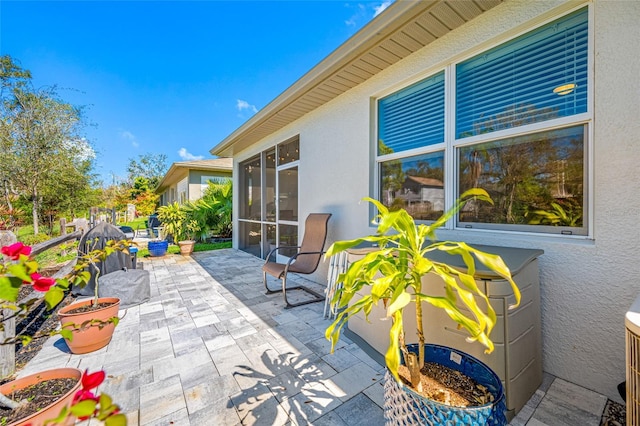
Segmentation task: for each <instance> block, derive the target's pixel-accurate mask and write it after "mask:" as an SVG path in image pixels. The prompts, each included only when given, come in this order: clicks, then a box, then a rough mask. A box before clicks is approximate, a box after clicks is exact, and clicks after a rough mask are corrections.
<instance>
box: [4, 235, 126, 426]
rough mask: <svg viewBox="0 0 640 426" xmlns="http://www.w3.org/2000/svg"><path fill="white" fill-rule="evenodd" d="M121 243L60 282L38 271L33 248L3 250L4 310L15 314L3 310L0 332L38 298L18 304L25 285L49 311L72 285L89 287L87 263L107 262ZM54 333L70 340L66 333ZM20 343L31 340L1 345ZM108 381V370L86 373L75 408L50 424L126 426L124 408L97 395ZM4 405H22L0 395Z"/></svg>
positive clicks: (19, 245) (85, 259)
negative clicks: (93, 422) (79, 422)
mask: <svg viewBox="0 0 640 426" xmlns="http://www.w3.org/2000/svg"><path fill="white" fill-rule="evenodd" d="M121 243H122V242H120V243H113V244H110V245H109V246H108V247H107V248H105V249H102V250H94V251H92V252H91V253H89V254H87V255H86V256H84V257H83V258H82V261H81V262H78V265H76V268H75V270H74V271H73V272H72V273H71V274H70V275H69V276H68V277H65V278H58V279H54V278H50V277H43V276H42V275H40V274H39V273H38V272H37V271H38V262H36V261H35V260H33V259H32V258H31V257H30V254H31V247H29V246H26V245H24V244H23V243H21V242H17V243H15V244H12V245H9V246H5V247H2V248H1V249H0V253H2V255H3V256H2V257H3V258H4V259H3V261H2V262H0V309H2V310H4V309H8V310H10V311H13V314H9V315H8V316H6V315H4V314H2V311H0V331H3V330H4V322H5V321H6V320H7V319H9V318H12V317H17V316H24V315H26V313H25V312H26V311H28V309H29V306H30V305H31V304H33V302H34V300H35V299H32V300H31V301H28V302H19V301H18V297H19V294H20V289H21V288H22V286H23V285H30V286H32V287H33V290H35V291H39V292H45V295H44V301H45V303H46V305H47V308H48V309H52V308H53V307H55V306H56V305H57V304H58V303H60V302H61V301H62V299H63V298H64V294H65V291H66V290H68V289H69V286H70V285H71V284H75V285H86V283H87V282H88V280H89V278H90V274H89V272H87V271H86V270H85V268H86V265H87V263H89V264H93V262H95V261H97V260H100V259H102V260H104V258H106V256H108V255H109V254H110V253H112V252H113V251H114V250H123V246H122V244H121ZM96 293H97V291H96ZM53 333H59V334H62V335H63V336H65V337H67V335H66V334H65V330H59V331H55V332H53ZM39 337H41V336H39ZM18 340H22V342H23V344H28V343H29V341H30V340H31V337H29V336H16V337H13V338H8V339H5V341H4V342H0V344H15V343H16V342H17V341H18ZM104 379H105V373H104V371H98V372H96V373H92V374H89V373H88V371H85V373H84V374H83V376H82V388H81V389H80V390H79V391H78V392H77V393H76V395H75V396H74V400H73V404H72V405H71V407H70V408H69V409H67V408H65V409H64V410H62V411H61V413H60V415H59V417H58V418H57V419H52V420H50V421H48V422H47V423H52V424H57V423H61V421H62V420H64V419H66V418H67V417H69V416H72V415H73V416H76V417H78V418H79V419H80V420H86V419H89V418H96V419H98V420H101V421H104V422H105V424H106V425H108V426H120V425H126V417H125V416H124V415H123V414H120V413H119V411H120V408H119V407H118V406H117V405H115V404H113V402H112V400H111V397H109V396H108V395H106V394H98V395H96V394H94V393H93V389H95V388H97V387H98V386H99V385H100V384H101V383H102V382H103V381H104ZM0 404H2V405H4V406H7V407H10V408H17V407H18V406H19V405H20V403H16V402H15V401H12V400H11V399H9V398H7V397H5V396H4V395H2V394H0Z"/></svg>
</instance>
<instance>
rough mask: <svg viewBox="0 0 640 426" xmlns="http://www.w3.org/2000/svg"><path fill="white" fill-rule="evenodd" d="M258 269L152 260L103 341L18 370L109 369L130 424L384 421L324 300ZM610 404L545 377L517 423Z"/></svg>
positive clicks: (375, 381)
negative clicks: (288, 302)
mask: <svg viewBox="0 0 640 426" xmlns="http://www.w3.org/2000/svg"><path fill="white" fill-rule="evenodd" d="M261 265H262V261H261V260H260V259H258V258H255V257H253V256H251V255H249V254H246V253H244V252H241V251H236V250H233V249H226V250H219V251H212V252H205V253H196V254H194V255H193V256H192V257H182V256H179V255H167V256H164V257H162V258H149V259H145V260H144V268H145V269H146V270H149V271H150V274H151V300H149V301H148V302H146V303H144V304H141V305H139V306H134V307H131V308H129V309H127V310H126V311H124V310H123V311H121V312H120V316H121V317H123V318H122V320H121V322H120V324H119V325H118V327H117V328H116V332H115V334H114V337H113V339H112V341H111V342H110V344H109V345H108V346H107V347H106V348H103V349H100V350H98V351H96V352H93V353H91V354H85V355H72V354H70V353H69V350H68V348H67V346H66V344H65V343H64V340H62V339H61V338H60V337H53V338H51V339H49V341H47V343H46V344H45V346H44V347H43V349H42V350H41V352H40V353H39V354H38V355H37V356H36V357H35V358H34V359H33V360H32V361H31V362H30V363H29V364H28V365H27V366H26V367H25V368H24V369H23V370H22V371H21V373H20V375H21V376H23V375H26V374H30V373H32V372H36V371H41V370H42V369H45V368H56V367H64V366H71V367H78V368H82V369H85V368H88V369H89V370H91V371H94V370H97V369H101V368H103V369H105V371H106V372H107V375H108V378H107V380H106V381H105V383H104V384H103V386H102V389H101V390H102V391H104V392H106V393H108V394H110V395H112V396H113V397H114V399H115V401H116V402H117V403H119V404H120V405H121V407H122V409H123V412H125V413H126V414H127V417H128V421H129V425H133V426H136V425H140V426H149V425H178V426H180V425H184V426H190V425H194V426H197V425H203V426H208V425H216V426H217V425H240V424H242V425H307V424H313V425H349V426H354V425H365V424H366V425H368V426H375V425H382V424H383V423H384V420H383V415H382V405H383V388H382V377H383V367H382V366H380V365H379V364H378V363H376V362H375V361H374V360H373V359H371V358H370V357H369V356H368V355H367V354H366V353H365V352H364V351H362V349H360V348H359V347H358V346H357V345H356V344H355V343H353V342H352V341H350V340H349V339H348V338H346V337H343V338H341V341H340V343H339V344H338V346H337V348H336V351H335V353H334V354H330V353H329V352H330V345H329V343H328V342H327V341H326V340H325V339H324V336H323V332H324V329H325V328H326V326H327V325H328V324H329V322H328V321H327V320H325V319H323V317H322V310H323V305H322V304H321V303H314V304H310V305H305V306H300V307H297V308H293V309H288V310H285V309H283V306H284V302H283V301H282V296H281V295H279V294H275V295H269V296H266V295H264V287H263V286H262V275H261V270H260V268H261ZM299 279H300V280H302V278H299ZM304 281H305V285H309V286H312V287H315V288H316V289H317V290H319V291H322V287H323V286H322V285H320V284H316V283H310V282H309V281H307V280H304ZM297 293H302V295H301V296H300V297H304V293H303V292H293V293H291V297H292V299H293V298H294V297H297ZM605 403H606V398H605V397H603V396H601V395H598V394H594V393H593V392H589V391H586V390H584V389H582V388H578V387H577V386H575V385H572V384H570V383H568V382H564V381H561V380H558V379H556V380H554V378H553V377H552V376H549V375H545V382H544V383H543V386H541V388H540V389H539V390H538V392H537V393H536V394H535V395H534V396H533V398H531V400H530V401H529V403H528V404H527V406H526V407H525V408H524V409H523V410H522V411H521V412H520V413H519V415H518V416H517V417H516V418H515V419H514V420H513V422H512V424H513V425H516V426H519V425H525V424H527V425H530V426H535V425H538V426H539V425H559V424H563V425H598V424H599V419H600V414H601V413H602V409H603V408H604V404H605ZM559 418H560V419H564V420H562V422H563V423H558V421H559V420H558V419H559Z"/></svg>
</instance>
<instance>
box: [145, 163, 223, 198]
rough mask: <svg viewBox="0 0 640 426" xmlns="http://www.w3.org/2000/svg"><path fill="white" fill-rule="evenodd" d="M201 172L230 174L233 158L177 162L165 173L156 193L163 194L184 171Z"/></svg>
mask: <svg viewBox="0 0 640 426" xmlns="http://www.w3.org/2000/svg"><path fill="white" fill-rule="evenodd" d="M189 170H202V171H212V172H231V171H232V170H233V158H215V159H213V160H196V161H178V162H175V163H173V164H172V165H171V167H169V170H167V173H165V175H164V177H163V178H162V180H161V181H160V183H159V184H158V187H157V188H156V193H161V192H163V191H164V190H165V189H166V188H167V187H169V186H171V185H172V184H174V183H176V182H177V181H178V179H180V178H181V177H183V176H184V172H185V171H189Z"/></svg>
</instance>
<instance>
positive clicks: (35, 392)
mask: <svg viewBox="0 0 640 426" xmlns="http://www.w3.org/2000/svg"><path fill="white" fill-rule="evenodd" d="M77 383H78V379H72V378H67V379H51V380H44V381H42V382H40V383H37V384H35V385H32V386H29V387H26V388H24V389H20V390H18V391H16V392H14V393H11V394H9V395H7V396H8V397H9V398H11V399H13V400H14V401H23V400H26V401H27V403H25V404H24V405H23V406H21V407H19V408H16V409H15V410H11V409H9V408H5V407H1V406H0V424H3V425H4V424H11V423H13V422H16V421H18V420H21V419H26V418H27V417H28V416H30V415H32V414H34V413H37V412H38V411H40V410H42V409H43V408H45V407H46V406H48V405H49V404H51V403H52V402H54V401H55V400H56V399H58V398H60V396H61V395H64V394H66V393H67V392H69V391H70V390H71V389H73V388H74V387H75V386H76V384H77ZM52 414H53V415H54V417H55V416H56V415H57V414H58V413H52Z"/></svg>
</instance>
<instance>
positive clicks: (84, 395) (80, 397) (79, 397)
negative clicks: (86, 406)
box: [73, 389, 99, 404]
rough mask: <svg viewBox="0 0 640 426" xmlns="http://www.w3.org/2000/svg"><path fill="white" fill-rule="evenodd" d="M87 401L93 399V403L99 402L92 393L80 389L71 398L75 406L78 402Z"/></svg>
mask: <svg viewBox="0 0 640 426" xmlns="http://www.w3.org/2000/svg"><path fill="white" fill-rule="evenodd" d="M87 399H93V400H94V401H95V402H98V401H99V398H98V397H97V396H95V395H94V394H93V392H91V391H88V390H85V389H80V390H79V391H78V392H76V394H75V395H74V397H73V403H74V404H75V403H76V402H80V401H85V400H87Z"/></svg>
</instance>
